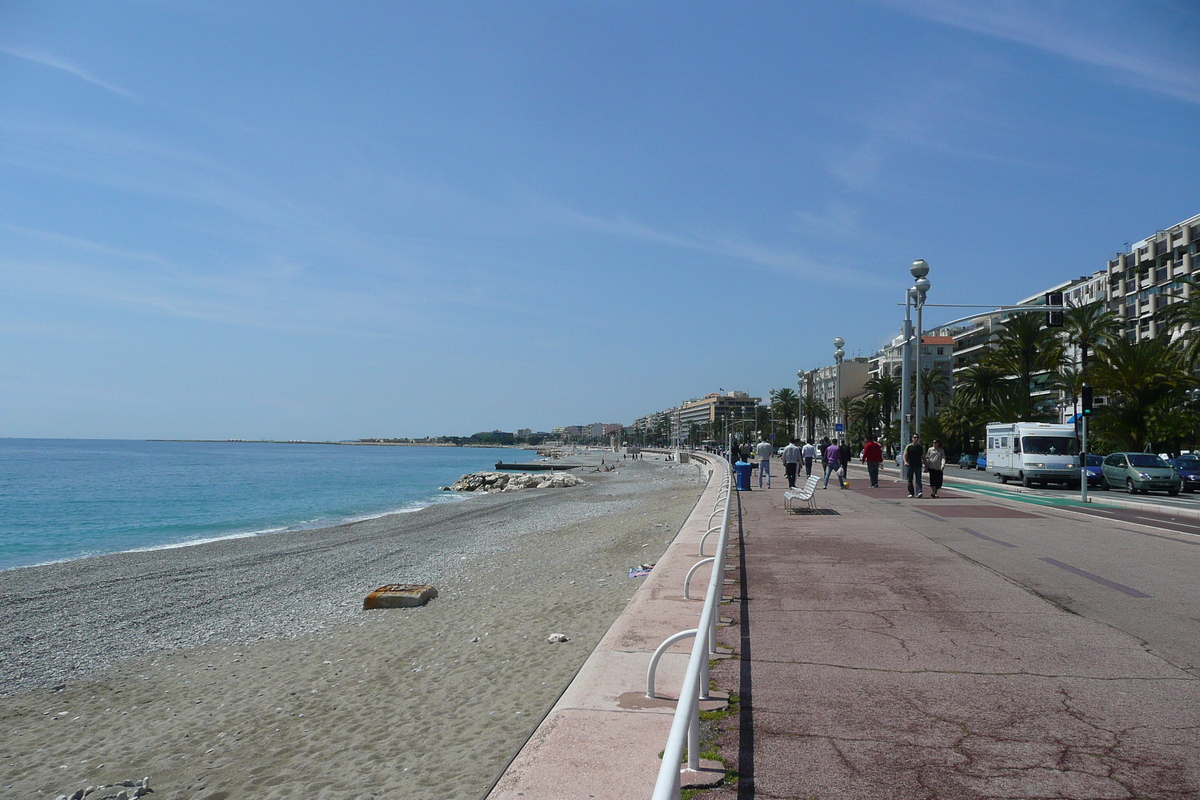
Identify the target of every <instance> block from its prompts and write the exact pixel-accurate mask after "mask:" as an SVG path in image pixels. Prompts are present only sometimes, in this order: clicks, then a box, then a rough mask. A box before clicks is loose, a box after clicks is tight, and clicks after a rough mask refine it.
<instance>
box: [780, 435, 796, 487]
mask: <svg viewBox="0 0 1200 800" xmlns="http://www.w3.org/2000/svg"><path fill="white" fill-rule="evenodd" d="M797 441H798V440H797V439H792V440H791V441H789V442H788V446H787V447H785V448H783V452H781V453H780V454H779V455H780V457H781V458H782V459H783V474H784V475H786V476H787V482H788V488H789V489H795V488H796V472H797V470H798V469H799V468H800V446H799V445H798V444H796V442H797Z"/></svg>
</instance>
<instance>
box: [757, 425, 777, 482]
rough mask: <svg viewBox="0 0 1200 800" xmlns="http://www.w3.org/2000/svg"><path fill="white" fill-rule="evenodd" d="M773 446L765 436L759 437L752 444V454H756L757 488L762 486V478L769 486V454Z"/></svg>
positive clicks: (773, 449) (772, 450)
mask: <svg viewBox="0 0 1200 800" xmlns="http://www.w3.org/2000/svg"><path fill="white" fill-rule="evenodd" d="M774 451H775V448H774V447H772V446H771V443H770V442H768V441H767V437H765V436H764V437H762V438H761V439H759V442H758V444H756V445H755V446H754V455H756V456H758V488H760V489H761V488H763V478H766V479H767V488H768V489H770V488H771V454H772V453H773V452H774Z"/></svg>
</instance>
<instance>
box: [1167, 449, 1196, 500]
mask: <svg viewBox="0 0 1200 800" xmlns="http://www.w3.org/2000/svg"><path fill="white" fill-rule="evenodd" d="M1169 463H1170V464H1171V466H1172V467H1174V468H1175V471H1176V472H1178V473H1179V477H1180V478H1182V479H1183V490H1184V491H1185V492H1193V491H1195V490H1196V489H1197V488H1200V456H1195V455H1191V454H1188V455H1183V456H1180V457H1179V458H1172V459H1171V460H1170V462H1169Z"/></svg>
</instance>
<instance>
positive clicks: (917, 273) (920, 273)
mask: <svg viewBox="0 0 1200 800" xmlns="http://www.w3.org/2000/svg"><path fill="white" fill-rule="evenodd" d="M908 271H909V272H910V273H912V276H913V277H914V278H916V279H917V280H916V281H915V282H914V283H913V288H914V289H916V290H917V297H916V305H917V365H916V366H917V371H916V374H915V375H914V381H915V383H916V389H917V391H916V397H914V398H913V407H914V408H915V409H916V413H915V414H913V423H914V425H915V426H916V428H915V431H916V433H917V434H918V435H920V433H921V340H922V339H923V338H924V336H925V328H924V327H923V324H922V320H921V312H922V310H923V309H924V308H925V293H926V292H928V291H929V279H928V278H926V277H925V276H926V275H928V274H929V265H928V264H926V263H925V259H923V258H918V259H917V260H916V261H914V262H913V263H912V266H911V267H910V268H909V270H908Z"/></svg>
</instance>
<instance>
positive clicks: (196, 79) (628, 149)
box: [0, 0, 1200, 439]
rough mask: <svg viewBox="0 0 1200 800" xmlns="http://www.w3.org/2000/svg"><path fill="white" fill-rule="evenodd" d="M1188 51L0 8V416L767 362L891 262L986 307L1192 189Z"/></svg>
mask: <svg viewBox="0 0 1200 800" xmlns="http://www.w3.org/2000/svg"><path fill="white" fill-rule="evenodd" d="M1198 40H1200V9H1198V7H1197V6H1196V5H1195V4H1194V3H1191V2H1183V1H1182V0H1180V1H1178V2H1175V1H1173V0H1159V1H1158V2H1155V1H1154V0H1140V1H1139V2H1128V3H1113V2H1089V3H1083V2H1078V3H1066V2H1021V1H1020V0H1009V1H1008V2H991V3H988V2H983V3H970V4H967V3H962V4H959V3H952V2H945V1H943V0H881V1H880V2H867V0H858V1H855V0H851V1H850V2H841V3H816V2H812V3H802V2H794V3H793V2H788V3H754V4H734V3H706V2H687V3H683V2H678V3H661V2H660V3H622V2H595V3H592V2H570V3H566V2H555V3H546V2H520V3H513V2H479V3H455V2H447V3H404V2H377V3H372V2H355V3H305V2H298V3H289V4H279V3H253V2H243V1H239V2H230V3H221V2H213V3H193V2H187V1H186V0H159V1H157V2H156V1H154V0H127V1H126V2H120V1H117V0H114V1H113V2H99V1H97V2H61V3H44V2H23V1H22V0H9V2H7V3H5V4H4V5H3V7H0V436H46V437H59V436H62V437H115V438H143V437H198V438H310V439H320V438H331V439H343V438H358V437H366V436H423V435H431V434H440V433H460V434H461V433H472V432H474V431H478V430H490V429H493V428H500V429H504V430H515V429H516V428H518V427H529V428H534V429H548V428H550V427H552V426H554V425H561V424H575V423H581V422H584V423H586V422H593V421H612V422H624V423H629V422H631V421H632V420H633V419H634V418H636V417H638V416H641V415H643V414H646V413H649V412H652V411H657V410H661V409H663V408H667V407H670V406H673V405H675V404H677V403H678V402H679V401H681V400H683V399H686V398H689V397H694V396H699V395H703V394H705V393H707V392H710V391H714V390H717V389H725V390H729V389H742V390H746V391H750V392H752V393H754V394H756V395H765V393H766V392H767V391H768V390H769V389H771V388H777V387H782V386H793V387H794V386H795V375H796V370H797V369H801V368H803V369H810V368H813V367H816V366H820V365H823V364H829V363H831V362H832V351H833V345H832V340H833V338H834V337H835V336H842V337H844V338H845V339H846V342H847V344H846V348H847V350H848V352H849V354H850V355H869V354H870V353H871V352H873V351H875V350H876V349H878V347H879V346H881V345H882V344H883V343H885V342H886V341H887V340H889V339H890V338H891V337H892V336H894V335H895V334H896V333H897V332H898V330H899V325H900V320H901V318H902V316H903V313H902V309H899V308H897V306H896V303H897V302H900V301H902V300H903V296H904V289H905V287H907V286H908V285H909V284H910V283H911V278H910V277H909V275H908V265H909V264H910V263H911V262H912V260H913V259H915V258H924V259H926V260H927V261H928V262H929V264H930V267H931V272H930V275H929V278H930V280H931V281H932V284H933V288H932V290H931V292H930V296H929V302H930V303H934V302H943V303H997V304H999V303H1008V302H1013V301H1016V300H1018V299H1020V298H1023V297H1025V296H1028V295H1030V294H1033V293H1035V292H1038V291H1041V290H1042V289H1044V288H1046V287H1047V286H1049V285H1051V284H1054V283H1057V282H1058V281H1060V280H1064V279H1067V278H1071V277H1077V276H1079V275H1083V274H1090V273H1091V272H1093V271H1095V270H1097V269H1101V268H1103V266H1104V264H1105V261H1106V259H1107V258H1109V257H1111V256H1112V254H1113V253H1114V252H1116V251H1118V250H1122V249H1123V248H1124V246H1125V243H1126V242H1131V241H1136V240H1138V239H1141V238H1143V237H1145V236H1148V235H1151V234H1153V233H1154V231H1155V230H1157V229H1159V228H1164V227H1167V226H1169V225H1172V224H1174V223H1176V222H1179V221H1181V220H1183V219H1185V218H1187V217H1190V216H1192V215H1194V214H1196V213H1198V212H1200V191H1198V188H1197V186H1198V185H1197V181H1196V178H1197V172H1196V164H1197V163H1200V54H1198V49H1197V47H1196V44H1195V43H1196V41H1198ZM945 312H946V313H945V319H946V320H948V319H950V318H952V317H954V316H959V315H961V312H959V311H957V310H954V309H945ZM937 314H938V312H936V311H934V310H932V309H931V310H929V311H928V312H927V314H926V322H927V323H933V322H936V321H937V319H938V317H937Z"/></svg>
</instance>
